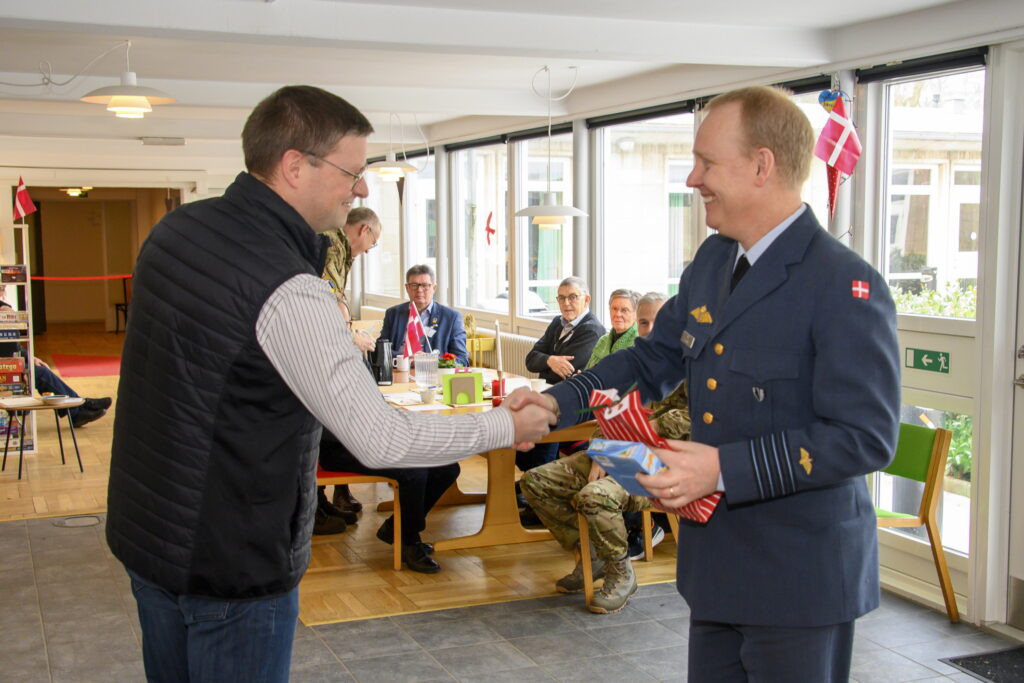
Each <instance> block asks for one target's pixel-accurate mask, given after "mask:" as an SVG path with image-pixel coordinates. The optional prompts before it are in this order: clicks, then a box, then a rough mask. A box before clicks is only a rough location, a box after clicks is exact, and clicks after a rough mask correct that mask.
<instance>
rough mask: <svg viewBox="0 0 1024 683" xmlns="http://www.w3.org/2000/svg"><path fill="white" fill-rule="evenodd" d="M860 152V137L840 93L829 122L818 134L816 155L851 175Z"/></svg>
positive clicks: (829, 116)
mask: <svg viewBox="0 0 1024 683" xmlns="http://www.w3.org/2000/svg"><path fill="white" fill-rule="evenodd" d="M860 152H861V146H860V138H858V137H857V130H856V129H855V128H854V127H853V121H851V120H850V118H849V117H848V116H847V115H846V105H845V104H843V96H842V95H840V96H839V97H838V98H836V101H835V104H833V105H832V111H831V112H829V115H828V122H827V123H826V124H825V127H824V128H822V129H821V135H820V136H818V144H816V145H815V146H814V156H816V157H818V158H819V159H821V160H822V161H824V162H825V163H826V164H828V165H829V166H832V167H834V168H838V169H839V170H840V171H842V172H843V173H845V174H846V175H850V174H851V173H853V169H854V167H855V166H856V165H857V160H858V159H860Z"/></svg>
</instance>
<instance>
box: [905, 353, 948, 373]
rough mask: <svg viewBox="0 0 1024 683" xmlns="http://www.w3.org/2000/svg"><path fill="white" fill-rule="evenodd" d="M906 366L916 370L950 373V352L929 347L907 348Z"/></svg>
mask: <svg viewBox="0 0 1024 683" xmlns="http://www.w3.org/2000/svg"><path fill="white" fill-rule="evenodd" d="M906 366H907V367H908V368H913V369H914V370H927V371H928V372H942V373H945V374H947V375H948V374H949V352H948V351H929V350H928V349H912V348H910V347H909V346H908V347H907V349H906Z"/></svg>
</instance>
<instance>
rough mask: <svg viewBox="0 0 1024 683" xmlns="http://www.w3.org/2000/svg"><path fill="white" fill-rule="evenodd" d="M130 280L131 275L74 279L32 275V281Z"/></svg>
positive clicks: (78, 277) (83, 276) (76, 277)
mask: <svg viewBox="0 0 1024 683" xmlns="http://www.w3.org/2000/svg"><path fill="white" fill-rule="evenodd" d="M129 278H131V274H130V273H129V274H128V275H81V276H75V277H71V276H68V277H59V276H56V275H33V276H32V279H33V280H127V279H129Z"/></svg>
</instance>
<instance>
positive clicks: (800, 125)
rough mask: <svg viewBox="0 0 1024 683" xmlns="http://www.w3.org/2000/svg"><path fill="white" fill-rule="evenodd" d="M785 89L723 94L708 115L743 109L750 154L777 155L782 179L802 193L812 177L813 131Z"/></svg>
mask: <svg viewBox="0 0 1024 683" xmlns="http://www.w3.org/2000/svg"><path fill="white" fill-rule="evenodd" d="M792 94H793V93H792V92H790V91H789V90H785V89H783V88H775V87H769V86H763V85H762V86H753V87H749V88H739V89H738V90H730V91H729V92H726V93H722V94H721V95H718V96H717V97H715V98H713V99H712V100H711V101H710V102H708V106H707V109H708V111H710V110H712V109H714V108H715V107H719V106H722V105H725V104H731V103H733V102H736V103H738V104H739V105H740V120H741V122H742V125H743V137H744V138H745V140H746V145H747V151H748V152H753V151H754V150H755V149H758V148H760V147H767V148H768V149H770V150H771V151H772V154H774V155H775V165H776V167H777V168H778V169H779V175H780V176H781V177H782V179H783V181H785V182H786V183H787V184H788V185H789V186H790V187H793V188H796V189H799V188H800V186H801V185H803V183H804V181H805V180H807V176H809V175H810V173H811V154H812V153H813V151H814V130H813V129H812V128H811V122H810V121H808V120H807V116H805V115H804V113H803V112H802V111H800V107H798V106H797V105H796V103H795V102H793V100H792V99H790V97H791V96H792Z"/></svg>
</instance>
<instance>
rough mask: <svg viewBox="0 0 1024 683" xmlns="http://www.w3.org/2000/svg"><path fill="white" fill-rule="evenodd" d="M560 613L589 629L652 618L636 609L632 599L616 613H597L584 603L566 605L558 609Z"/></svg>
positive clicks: (585, 629) (580, 627) (569, 620)
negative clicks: (571, 605)
mask: <svg viewBox="0 0 1024 683" xmlns="http://www.w3.org/2000/svg"><path fill="white" fill-rule="evenodd" d="M558 614H559V615H560V616H561V617H562V618H563V619H565V620H566V621H568V622H569V623H570V624H572V625H573V626H575V627H576V628H579V629H583V630H584V631H589V630H591V629H595V628H607V627H609V626H621V625H622V624H635V623H637V622H638V621H650V620H651V618H650V617H649V616H647V615H646V614H644V613H643V612H640V611H639V610H637V609H634V608H633V606H632V601H631V602H630V604H628V605H626V606H625V607H623V608H622V609H621V610H619V611H618V612H615V613H614V614H595V613H594V612H591V611H590V610H588V609H587V606H586V605H584V604H582V603H581V604H579V605H578V606H574V607H565V608H563V609H560V610H558Z"/></svg>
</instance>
